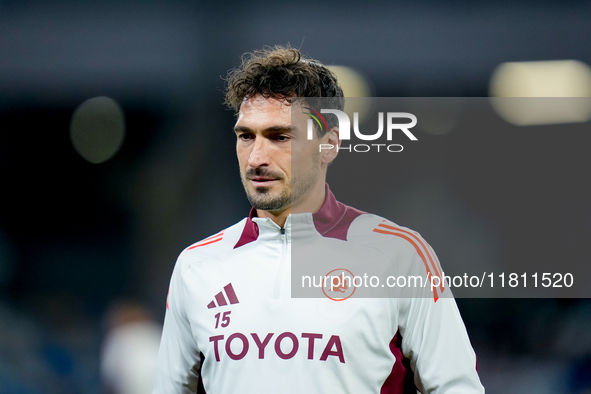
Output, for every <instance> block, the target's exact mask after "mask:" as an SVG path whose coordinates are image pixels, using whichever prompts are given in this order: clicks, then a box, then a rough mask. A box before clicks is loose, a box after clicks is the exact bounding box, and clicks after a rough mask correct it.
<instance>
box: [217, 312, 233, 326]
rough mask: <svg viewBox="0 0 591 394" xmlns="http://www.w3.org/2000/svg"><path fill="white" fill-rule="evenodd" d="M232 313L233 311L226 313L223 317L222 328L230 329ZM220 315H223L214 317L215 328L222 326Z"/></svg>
mask: <svg viewBox="0 0 591 394" xmlns="http://www.w3.org/2000/svg"><path fill="white" fill-rule="evenodd" d="M230 312H231V311H226V312H224V314H223V315H222V327H223V328H226V327H228V324H230ZM220 315H221V313H218V314H217V315H215V316H214V317H215V328H218V325H219V324H220Z"/></svg>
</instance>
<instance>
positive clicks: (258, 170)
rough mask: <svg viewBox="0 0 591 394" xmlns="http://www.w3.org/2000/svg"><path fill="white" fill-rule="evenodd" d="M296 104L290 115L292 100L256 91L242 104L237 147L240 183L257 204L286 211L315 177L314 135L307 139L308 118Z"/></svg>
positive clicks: (317, 161)
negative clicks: (274, 97) (312, 138)
mask: <svg viewBox="0 0 591 394" xmlns="http://www.w3.org/2000/svg"><path fill="white" fill-rule="evenodd" d="M294 106H297V107H294V115H293V120H292V111H291V110H292V106H291V104H289V103H288V102H286V101H282V100H277V99H273V98H269V99H265V98H263V97H262V96H255V97H252V98H250V99H248V100H246V101H244V103H243V104H242V106H241V107H240V112H239V114H238V121H237V122H236V125H235V126H234V130H235V132H236V136H237V142H236V152H237V154H238V162H239V165H240V175H241V178H242V184H243V185H244V189H245V190H246V195H247V197H248V200H249V201H250V203H251V205H252V206H253V207H254V208H256V209H260V210H264V211H269V212H281V211H284V210H286V209H287V208H289V207H290V206H291V204H292V203H297V201H299V200H300V199H301V198H302V197H304V196H305V195H306V193H308V192H310V190H311V188H312V186H314V184H315V183H316V182H317V181H318V175H319V173H320V166H321V165H320V153H319V152H318V140H317V138H316V137H315V138H314V140H310V141H309V140H307V138H306V125H307V123H306V121H307V119H308V117H307V116H306V115H305V114H304V113H303V112H302V111H301V110H298V109H299V104H294ZM292 162H293V163H296V164H297V168H294V171H293V172H292Z"/></svg>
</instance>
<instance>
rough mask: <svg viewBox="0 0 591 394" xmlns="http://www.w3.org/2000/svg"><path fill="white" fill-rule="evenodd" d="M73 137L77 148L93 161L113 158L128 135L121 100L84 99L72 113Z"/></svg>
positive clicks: (85, 157) (107, 98)
mask: <svg viewBox="0 0 591 394" xmlns="http://www.w3.org/2000/svg"><path fill="white" fill-rule="evenodd" d="M70 139H71V140H72V145H73V146H74V149H75V150H76V152H78V153H79V154H80V156H82V157H83V158H84V159H85V160H87V161H89V162H91V163H95V164H98V163H102V162H105V161H107V160H109V159H110V158H112V157H113V156H114V155H115V154H116V153H117V152H118V151H119V149H120V148H121V145H122V144H123V140H124V139H125V116H124V114H123V110H122V109H121V107H120V106H119V104H118V103H117V102H116V101H115V100H113V99H112V98H109V97H104V96H99V97H93V98H90V99H88V100H86V101H84V102H83V103H82V104H80V106H78V108H76V110H75V111H74V114H73V115H72V120H71V122H70Z"/></svg>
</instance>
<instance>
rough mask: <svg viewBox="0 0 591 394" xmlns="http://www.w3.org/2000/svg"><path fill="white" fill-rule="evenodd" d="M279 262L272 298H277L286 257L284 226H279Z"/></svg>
mask: <svg viewBox="0 0 591 394" xmlns="http://www.w3.org/2000/svg"><path fill="white" fill-rule="evenodd" d="M279 232H280V233H281V262H280V263H279V269H278V270H277V277H276V278H275V291H274V293H273V298H274V299H279V296H280V291H281V278H282V277H283V270H284V268H285V258H286V257H287V236H286V235H285V228H284V227H281V230H279Z"/></svg>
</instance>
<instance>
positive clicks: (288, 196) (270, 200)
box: [241, 155, 320, 212]
mask: <svg viewBox="0 0 591 394" xmlns="http://www.w3.org/2000/svg"><path fill="white" fill-rule="evenodd" d="M319 172H320V155H314V156H313V157H312V167H311V168H310V169H309V170H308V171H305V172H303V173H298V172H297V171H296V172H292V179H291V182H290V183H291V184H290V183H283V187H282V188H281V190H280V191H279V192H275V193H272V192H271V188H269V187H266V186H262V187H256V188H255V190H254V193H250V192H249V189H248V185H247V183H248V179H249V178H251V177H255V176H262V177H269V178H273V179H278V180H279V181H282V180H285V178H284V177H283V176H282V174H278V173H275V172H272V171H269V170H267V169H266V168H265V167H258V168H251V169H249V170H247V171H246V173H245V174H244V175H242V176H241V178H242V185H243V186H244V190H245V191H246V197H247V198H248V202H250V205H252V207H253V208H255V209H260V210H263V211H268V212H278V211H284V210H286V209H287V208H289V207H290V206H291V205H292V204H293V203H295V202H297V201H298V200H299V199H300V198H301V197H302V196H303V195H304V194H305V193H306V192H307V191H308V190H310V189H311V188H312V186H314V184H315V183H316V181H317V179H318V173H319Z"/></svg>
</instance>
